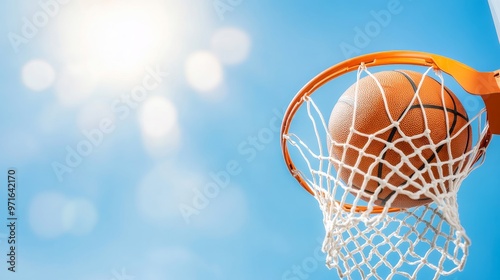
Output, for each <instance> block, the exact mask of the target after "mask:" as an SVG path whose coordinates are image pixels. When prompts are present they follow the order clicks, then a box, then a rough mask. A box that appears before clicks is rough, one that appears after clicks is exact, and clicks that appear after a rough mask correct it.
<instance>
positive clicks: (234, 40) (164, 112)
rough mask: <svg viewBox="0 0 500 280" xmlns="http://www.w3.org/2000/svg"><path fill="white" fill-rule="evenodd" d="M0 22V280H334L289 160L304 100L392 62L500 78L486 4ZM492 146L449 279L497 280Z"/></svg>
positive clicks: (113, 6)
mask: <svg viewBox="0 0 500 280" xmlns="http://www.w3.org/2000/svg"><path fill="white" fill-rule="evenodd" d="M390 9H393V10H395V11H397V12H394V13H393V12H391V18H390V19H389V20H388V21H387V23H384V24H380V25H379V27H380V29H379V30H378V32H374V34H373V36H369V37H368V40H366V42H364V43H363V44H361V45H359V44H358V45H357V46H356V45H355V44H356V42H355V40H356V34H357V33H356V32H357V31H356V30H358V28H359V29H364V28H366V26H367V25H368V24H370V23H371V22H374V21H376V18H375V16H374V14H377V13H379V12H380V11H381V10H386V11H388V10H390ZM0 18H1V24H0V34H2V39H0V56H1V61H2V63H1V65H0V81H1V82H0V92H1V93H2V96H3V102H2V105H1V110H0V118H1V119H2V120H3V121H2V122H0V128H1V130H2V132H3V133H2V137H1V138H0V158H1V160H0V167H1V169H0V172H3V173H4V174H7V170H9V168H15V170H16V172H17V175H16V180H17V189H16V192H17V196H16V206H17V207H16V215H17V217H18V220H17V225H16V229H17V235H16V237H17V242H18V246H17V264H16V270H17V271H16V272H15V273H11V272H9V271H7V267H8V265H7V264H6V262H5V261H1V262H0V278H1V279H75V280H91V279H92V280H98V279H103V280H104V279H106V280H108V279H117V280H119V279H132V278H131V277H135V278H134V279H137V280H146V279H206V280H210V279H287V277H288V279H338V276H337V273H336V272H335V271H333V270H332V271H330V270H328V269H327V268H326V267H324V265H323V259H324V255H323V254H322V253H318V252H317V249H318V248H319V246H320V242H321V240H322V238H323V236H324V228H323V224H322V216H321V212H320V211H319V207H318V205H317V202H316V201H315V200H314V199H313V198H312V197H311V196H310V195H309V194H308V193H307V192H305V191H304V190H303V189H302V188H301V187H300V186H299V185H298V184H297V182H296V181H295V180H294V179H293V178H292V177H291V176H290V175H289V172H288V170H287V169H286V167H285V165H284V162H283V159H282V155H281V149H280V145H279V131H278V129H277V126H278V125H279V124H280V121H281V118H282V115H283V112H284V110H285V108H286V106H287V105H288V103H289V102H290V100H291V99H292V97H293V96H294V95H295V93H296V92H297V91H298V90H299V89H300V88H301V87H302V86H303V85H304V84H305V83H306V82H307V81H308V80H309V79H311V78H312V77H314V75H316V74H317V73H319V72H320V71H322V70H324V69H325V68H327V67H329V66H331V65H333V64H335V63H338V62H340V61H342V60H344V59H346V58H348V57H349V56H353V55H360V54H365V53H371V52H376V51H384V50H395V49H410V50H418V51H426V52H431V53H436V54H441V55H444V56H448V57H450V58H453V59H456V60H458V61H461V62H463V63H465V64H468V65H470V66H471V67H473V68H475V69H478V70H480V71H493V70H495V69H498V68H500V63H498V61H500V59H499V58H500V48H499V43H498V39H497V36H496V32H495V29H494V25H493V20H492V18H491V14H490V10H489V8H488V3H487V1H485V0H484V1H483V0H481V1H439V2H438V1H430V0H428V1H411V0H399V1H360V0H355V1H309V2H307V1H295V2H290V1H250V0H240V1H236V0H233V1H229V0H227V1H225V0H220V1H212V0H210V1H194V0H188V1H179V0H176V1H174V0H163V1H162V0H146V1H138V0H127V1H113V0H108V1H96V0H91V1H80V0H65V1H63V0H60V1H56V0H53V1H49V0H41V1H28V0H23V1H3V2H2V3H0ZM347 45H349V46H356V49H352V51H351V52H348V51H346V49H345V46H347ZM343 90H344V89H341V90H339V92H338V93H337V94H339V95H340V94H341V93H342V92H343ZM332 106H333V104H332ZM496 140H497V139H494V140H493V142H492V144H491V145H490V147H489V150H488V156H487V158H486V162H485V164H484V165H483V166H482V167H481V168H479V169H478V170H476V171H474V172H473V173H472V174H471V175H470V176H469V178H468V179H467V180H465V182H464V183H463V185H462V188H461V190H460V192H459V204H460V219H461V221H462V224H463V226H464V228H465V229H466V231H467V234H468V235H469V237H470V238H471V240H472V245H471V247H470V251H469V258H468V261H467V264H466V267H465V269H464V271H463V272H459V273H456V274H454V275H452V276H449V277H443V278H444V279H478V278H481V279H493V278H495V277H496V275H497V271H496V267H498V265H499V264H500V258H499V257H498V256H497V254H496V252H498V250H499V249H500V248H499V247H500V239H499V238H498V234H497V233H496V230H497V226H496V225H497V223H498V221H499V218H500V216H499V214H498V211H497V210H496V208H495V206H494V205H496V204H497V198H498V197H499V196H500V188H499V181H498V179H497V178H496V174H497V173H498V172H497V171H496V169H497V168H498V166H500V159H497V158H496V155H497V154H498V152H499V147H500V146H499V145H498V144H497V141H496ZM6 177H7V175H2V178H6ZM4 180H5V179H4ZM6 184H7V182H6V181H4V182H2V183H1V184H0V185H1V186H2V190H1V191H0V205H1V208H0V213H1V214H0V219H1V221H0V224H2V225H3V224H6V223H7V206H6V204H7V190H6ZM7 238H8V232H7V229H6V227H5V226H2V227H0V253H1V254H0V256H1V257H0V260H5V259H6V258H7V256H6V254H7V249H8V245H7V240H8V239H7ZM305 262H306V263H308V262H309V264H310V265H311V266H312V267H314V269H309V270H308V271H305V272H304V273H303V274H302V275H301V276H299V275H297V274H296V275H295V276H294V277H295V278H291V277H289V276H290V275H291V274H290V271H292V270H293V268H294V266H299V267H302V266H303V264H304V263H305ZM287 275H288V276H287ZM479 276H480V277H479ZM127 277H128V278H127ZM297 277H298V278H297ZM306 277H307V278H306Z"/></svg>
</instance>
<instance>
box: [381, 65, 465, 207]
mask: <svg viewBox="0 0 500 280" xmlns="http://www.w3.org/2000/svg"><path fill="white" fill-rule="evenodd" d="M394 72H397V73H400V74H402V75H403V76H404V77H405V78H406V79H407V80H408V81H409V82H410V85H411V87H412V88H413V91H414V93H417V90H418V87H417V86H416V84H415V82H414V81H413V79H412V78H411V77H409V76H408V75H407V74H406V73H404V72H401V71H394ZM431 79H432V78H431ZM436 82H437V81H436ZM445 89H446V88H445ZM446 93H447V94H448V95H449V97H450V98H451V100H452V102H453V107H454V109H453V110H450V111H449V112H451V113H453V123H452V125H451V127H450V131H449V133H450V134H452V133H453V130H454V128H455V125H456V122H457V116H458V115H460V117H462V118H464V119H465V120H467V121H468V118H467V117H464V116H463V115H462V114H459V112H458V111H457V110H456V108H457V106H456V103H455V99H454V98H453V96H451V94H450V92H449V91H448V90H447V89H446ZM427 105H429V106H436V105H431V104H423V105H418V104H417V105H412V106H410V108H408V109H405V110H404V111H403V112H402V113H401V115H400V116H399V118H398V121H399V120H400V119H401V118H402V117H403V115H404V113H405V112H407V111H409V110H411V109H415V108H418V107H421V106H427ZM414 106H418V107H415V108H413V107H414ZM424 108H425V107H424ZM445 108H446V107H442V106H441V107H437V106H436V107H430V108H429V109H439V110H443V112H447V111H448V108H446V110H445ZM396 132H397V128H393V129H392V131H391V133H390V135H389V138H388V139H387V142H389V143H391V142H392V140H393V138H394V135H395V134H396ZM468 145H469V135H468V134H467V144H466V149H467V147H468ZM443 147H444V144H442V145H440V146H439V147H437V149H436V153H437V154H439V152H440V151H441V149H442V148H443ZM436 153H433V154H432V155H431V156H430V157H429V158H428V159H426V162H427V163H429V162H430V161H433V160H434V159H435V158H436ZM386 154H387V151H386V152H385V153H384V154H383V155H382V159H384V158H385V156H386ZM424 167H425V163H423V164H422V166H420V167H419V168H418V170H422V169H423V168H424ZM382 168H383V165H382V163H379V166H378V170H377V177H379V178H381V177H382ZM455 172H456V171H455ZM413 174H415V173H413ZM413 174H411V175H410V177H411V176H413ZM407 182H408V180H406V181H404V182H403V183H402V184H401V185H404V184H406V183H407ZM379 186H380V184H379ZM395 193H396V191H392V192H391V193H389V194H388V195H387V196H386V197H385V198H380V197H379V196H377V199H379V200H380V201H381V202H382V205H384V206H385V204H386V202H387V201H388V200H389V199H390V198H391V197H392V196H393V195H394V194H395ZM430 199H431V198H419V199H416V200H418V201H424V200H430ZM412 200H415V199H412Z"/></svg>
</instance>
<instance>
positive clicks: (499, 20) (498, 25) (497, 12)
mask: <svg viewBox="0 0 500 280" xmlns="http://www.w3.org/2000/svg"><path fill="white" fill-rule="evenodd" d="M488 4H489V5H490V10H491V16H492V17H493V22H494V23H495V29H496V30H497V36H498V41H499V42H500V1H499V0H488Z"/></svg>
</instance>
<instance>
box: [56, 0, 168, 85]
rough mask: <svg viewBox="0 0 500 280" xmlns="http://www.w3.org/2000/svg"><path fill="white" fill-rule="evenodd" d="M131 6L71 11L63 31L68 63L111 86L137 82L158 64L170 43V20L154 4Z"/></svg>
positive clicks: (101, 5)
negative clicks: (78, 65)
mask: <svg viewBox="0 0 500 280" xmlns="http://www.w3.org/2000/svg"><path fill="white" fill-rule="evenodd" d="M134 3H135V4H134ZM134 3H132V2H129V3H121V2H118V1H117V2H114V1H112V2H108V1H106V2H101V3H97V4H93V5H92V6H91V7H88V8H87V9H85V10H83V11H74V12H73V15H74V17H73V18H71V17H70V18H67V19H66V27H65V28H63V34H64V39H65V40H64V42H63V44H64V46H63V51H64V52H65V53H66V54H67V55H66V56H67V61H68V63H71V64H74V63H78V64H82V65H85V68H86V69H88V71H90V72H92V73H93V75H96V76H97V77H99V78H101V79H102V78H104V79H105V80H106V81H111V82H113V81H115V80H118V81H119V82H123V81H129V80H130V79H133V78H138V75H140V74H141V73H143V72H144V69H145V67H146V66H147V65H151V64H154V63H158V61H159V60H160V59H161V57H162V55H163V54H164V53H165V51H166V49H167V45H168V42H170V41H171V38H170V35H171V34H170V33H171V32H169V29H170V28H171V24H169V20H170V19H169V17H168V16H167V15H166V14H165V9H164V8H162V7H160V6H159V4H157V3H156V4H155V2H154V1H151V2H144V3H142V4H140V3H138V2H134ZM68 55H69V56H68Z"/></svg>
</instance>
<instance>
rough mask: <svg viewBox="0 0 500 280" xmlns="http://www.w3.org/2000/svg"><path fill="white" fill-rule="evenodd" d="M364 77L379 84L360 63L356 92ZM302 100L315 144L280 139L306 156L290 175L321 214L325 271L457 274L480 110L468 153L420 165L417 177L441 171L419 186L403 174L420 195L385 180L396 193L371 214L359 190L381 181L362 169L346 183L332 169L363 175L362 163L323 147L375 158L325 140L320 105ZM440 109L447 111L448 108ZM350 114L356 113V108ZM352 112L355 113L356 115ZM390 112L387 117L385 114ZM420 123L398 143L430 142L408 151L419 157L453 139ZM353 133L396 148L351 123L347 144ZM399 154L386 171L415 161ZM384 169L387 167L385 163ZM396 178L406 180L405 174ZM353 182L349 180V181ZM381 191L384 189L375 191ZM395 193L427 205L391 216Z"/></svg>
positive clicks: (481, 131) (463, 253) (365, 275)
mask: <svg viewBox="0 0 500 280" xmlns="http://www.w3.org/2000/svg"><path fill="white" fill-rule="evenodd" d="M431 70H432V68H428V69H427V70H426V71H425V73H424V74H423V77H425V76H426V75H428V73H429V71H431ZM435 73H436V76H437V77H439V81H440V83H441V85H442V87H441V93H440V94H441V96H442V97H443V100H444V78H443V75H442V74H441V73H440V72H439V70H435ZM362 74H363V75H369V76H371V77H372V78H373V79H375V80H376V77H375V76H374V75H373V74H372V73H371V72H370V71H369V70H368V69H367V68H366V67H365V66H364V65H361V66H360V67H359V69H358V72H357V81H356V93H355V94H356V95H357V94H358V93H359V92H358V91H359V89H358V86H357V84H358V82H359V80H360V77H361V75H362ZM422 80H423V78H422ZM376 82H377V85H378V86H379V88H380V90H381V92H382V95H383V96H384V103H385V108H386V111H387V112H389V106H390V104H389V103H388V101H387V99H386V98H385V92H384V88H383V87H382V86H381V85H380V83H379V82H378V81H376ZM421 85H422V82H421V83H420V84H419V88H418V89H417V90H416V92H415V97H414V100H416V102H417V103H419V104H421V103H420V102H419V101H418V100H419V94H418V93H419V90H420V87H421ZM304 98H305V100H304V103H305V104H306V106H305V107H306V110H307V116H308V119H309V120H310V124H311V127H312V130H313V131H314V134H315V139H313V138H310V139H307V140H310V141H309V143H306V142H307V141H306V140H303V139H302V138H301V137H299V136H298V135H297V134H294V133H292V132H290V133H288V134H286V135H284V136H283V137H285V139H286V141H287V142H288V144H289V145H291V146H293V147H295V148H296V150H295V151H296V152H298V154H300V156H301V158H303V162H302V163H303V164H304V165H303V166H304V167H303V168H302V169H301V170H299V169H297V170H296V171H294V172H300V173H301V176H302V177H303V178H304V179H305V180H306V181H307V182H308V185H309V186H310V187H311V189H312V191H313V193H314V195H315V198H316V199H317V201H318V202H319V206H320V209H321V211H322V212H323V222H324V226H325V230H326V235H325V239H324V242H323V247H322V249H323V251H324V252H325V253H326V255H327V257H326V265H327V267H328V268H330V269H332V268H335V269H336V270H337V272H338V274H339V276H340V277H341V278H347V279H359V278H362V279H394V278H396V279H397V278H398V277H399V278H408V279H416V278H417V276H419V275H421V274H423V273H426V274H425V275H426V277H425V278H426V279H429V278H434V279H437V278H439V276H440V275H449V274H452V273H454V272H456V271H458V270H462V269H463V267H464V264H465V261H466V258H467V253H468V247H469V245H470V240H469V238H468V237H467V235H466V232H465V230H464V228H463V227H462V225H461V224H460V220H459V213H458V204H457V192H458V190H459V187H460V184H461V183H462V181H463V180H464V179H465V177H466V176H467V175H468V174H469V173H470V172H471V171H472V170H473V169H474V168H477V167H478V166H479V165H480V164H481V163H482V160H483V157H481V160H478V161H476V160H472V159H476V158H477V157H478V156H479V155H480V153H481V154H482V151H481V150H482V149H483V148H481V147H480V142H481V140H482V139H483V137H485V134H486V133H485V131H486V130H487V127H488V123H487V121H486V115H485V114H486V112H485V109H484V108H482V109H480V110H478V112H477V113H476V114H475V115H474V116H469V121H468V125H470V127H471V128H472V130H473V132H474V139H473V143H472V147H471V149H470V150H469V151H467V152H465V153H464V154H463V155H461V156H459V157H456V156H455V157H453V156H451V154H450V156H449V157H447V159H440V158H439V157H437V158H436V159H435V160H434V161H432V162H425V166H424V167H423V169H422V172H426V170H430V169H431V168H434V169H435V168H437V169H438V170H440V171H439V172H438V174H440V175H441V176H432V175H431V176H430V177H429V178H423V177H421V178H420V180H419V181H418V183H416V181H415V180H413V179H414V178H415V177H413V178H409V177H408V176H407V178H406V179H407V180H408V184H412V186H414V187H416V188H417V191H415V190H412V191H409V190H407V189H405V188H403V187H401V186H394V185H391V183H390V181H387V180H386V181H384V182H383V187H385V188H390V189H391V190H393V191H394V192H395V193H396V195H394V196H392V197H391V199H389V200H388V201H387V203H386V204H385V205H384V206H383V209H382V211H381V213H379V214H374V208H375V207H376V206H375V203H374V202H375V199H374V198H373V197H375V195H372V197H371V198H370V197H367V196H366V192H364V191H363V190H364V188H366V184H367V182H368V181H369V180H379V179H380V178H377V177H375V176H373V175H372V174H370V172H365V173H363V175H364V182H363V185H362V186H360V187H356V188H354V187H351V185H350V184H349V182H352V181H350V180H349V181H348V182H344V181H343V180H342V179H341V176H339V173H338V171H337V170H336V168H335V167H337V169H338V168H348V169H349V168H350V169H351V170H356V172H362V171H360V170H358V166H357V164H359V162H360V161H359V160H358V161H356V163H355V164H354V165H351V166H349V165H347V164H346V161H345V158H344V157H345V155H346V154H345V153H344V154H343V156H342V157H340V158H336V157H333V156H331V155H330V153H329V149H328V147H327V145H330V143H329V142H331V144H333V145H344V147H349V148H352V149H357V150H358V151H359V155H360V156H372V155H370V154H368V153H366V151H365V149H366V147H367V146H368V145H364V147H356V146H353V145H351V144H350V143H349V142H348V141H346V143H336V142H335V141H334V140H333V138H332V137H331V135H330V132H329V128H328V125H327V123H326V122H325V118H324V116H323V114H322V113H321V110H320V109H319V108H318V105H317V104H316V103H315V102H314V101H313V99H312V98H311V97H309V96H306V97H304ZM410 104H412V103H410ZM354 106H356V103H354ZM408 106H410V105H408ZM444 108H445V110H446V106H444ZM355 110H356V108H354V111H355ZM421 112H422V114H424V118H423V119H424V120H426V118H425V110H424V109H423V108H422V110H421ZM355 115H356V114H353V118H355ZM388 115H390V114H389V113H388ZM445 115H446V116H447V118H446V121H447V122H449V121H450V120H449V119H448V114H447V113H446V114H445ZM352 123H353V124H354V123H355V122H354V121H353V122H352ZM397 125H398V124H397V120H392V123H391V124H390V125H389V126H388V127H387V128H385V129H390V128H394V127H397ZM425 125H426V129H425V130H424V132H422V133H421V134H418V135H405V132H404V131H401V130H400V131H399V133H400V134H401V135H402V138H401V139H402V140H401V141H406V142H408V143H409V144H410V145H411V144H412V141H413V139H416V138H421V137H426V138H428V140H429V141H428V142H429V144H428V145H424V146H420V147H417V146H415V145H413V146H412V147H414V149H415V153H416V154H418V153H419V150H422V149H430V150H432V151H433V152H434V153H437V152H439V150H437V149H438V148H439V147H440V146H443V145H445V146H446V145H450V143H451V141H452V140H453V137H455V135H457V134H458V133H457V134H455V135H450V134H449V133H448V135H447V136H448V137H447V138H446V139H445V140H443V141H442V142H439V143H434V142H433V141H432V139H431V136H430V131H429V129H428V126H427V125H428V124H427V121H426V123H425ZM464 127H465V126H464ZM462 129H464V128H462ZM353 135H362V136H364V137H367V138H368V139H370V140H369V141H371V140H373V141H380V142H382V143H385V144H386V147H388V149H393V150H397V147H396V146H395V145H391V143H389V142H388V141H387V140H386V139H381V138H378V137H377V134H372V135H366V134H363V132H361V131H357V130H356V129H354V127H353V126H351V129H350V132H349V136H348V138H347V139H350V138H351V137H352V136H353ZM325 136H326V137H325ZM303 138H304V139H306V138H307V137H303ZM327 140H328V141H327ZM436 150H437V151H436ZM396 152H398V153H400V154H402V155H403V156H402V157H401V163H399V164H396V165H392V166H391V169H392V170H393V171H394V172H398V168H399V167H400V166H401V165H400V164H402V163H403V162H404V163H406V164H411V163H412V161H410V160H409V157H410V155H405V153H404V151H401V150H400V151H396ZM380 161H381V159H377V160H375V161H374V164H375V163H376V162H380ZM385 164H386V165H390V163H389V162H386V163H385ZM457 166H458V168H457ZM419 168H420V167H419ZM445 169H447V170H452V169H453V170H455V171H454V172H448V173H449V174H447V175H446V176H444V175H443V174H445V173H446V172H442V170H445ZM431 173H432V172H431ZM399 175H400V176H402V177H404V176H406V175H405V174H399ZM350 179H351V180H352V176H351V178H350ZM381 188H382V185H381V187H379V188H378V190H380V189H381ZM378 190H377V191H378ZM443 190H445V191H443ZM377 191H376V192H377ZM399 194H404V195H407V196H408V197H410V198H412V199H418V198H419V197H421V196H422V195H424V196H426V197H429V198H432V203H429V204H425V205H422V206H419V207H413V208H406V209H401V211H395V212H394V211H391V204H392V202H393V200H394V198H396V197H397V195H399ZM351 205H352V206H351ZM359 206H362V207H365V208H364V209H366V210H363V211H360V210H359V209H360V208H358V207H359ZM419 278H420V277H419Z"/></svg>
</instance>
